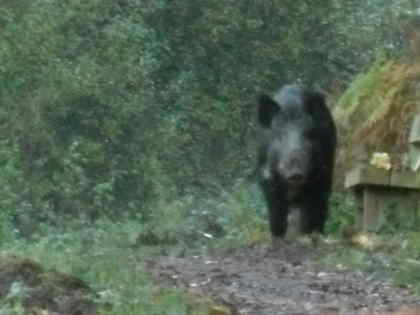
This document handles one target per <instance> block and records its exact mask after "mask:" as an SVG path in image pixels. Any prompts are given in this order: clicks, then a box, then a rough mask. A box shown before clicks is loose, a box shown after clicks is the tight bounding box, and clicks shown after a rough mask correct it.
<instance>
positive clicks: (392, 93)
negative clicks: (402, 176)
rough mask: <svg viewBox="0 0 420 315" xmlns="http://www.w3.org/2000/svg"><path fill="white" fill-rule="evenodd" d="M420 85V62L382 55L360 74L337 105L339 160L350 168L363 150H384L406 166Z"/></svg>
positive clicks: (396, 165) (398, 164)
mask: <svg viewBox="0 0 420 315" xmlns="http://www.w3.org/2000/svg"><path fill="white" fill-rule="evenodd" d="M419 88H420V62H406V61H402V60H383V59H381V60H378V61H377V62H376V63H375V64H373V65H372V66H371V67H370V68H369V69H368V70H367V71H366V72H365V73H363V74H360V75H359V76H358V77H356V79H355V80H354V81H353V83H352V84H351V85H350V87H349V88H348V90H347V91H346V92H345V93H344V94H343V95H342V96H341V98H340V99H339V101H338V103H337V105H336V107H335V109H334V116H335V119H336V121H337V124H338V127H339V130H340V140H341V141H340V144H341V148H342V150H340V154H339V163H340V162H341V163H343V162H344V164H346V168H347V169H348V167H349V164H351V163H352V162H353V161H355V156H356V155H360V152H361V151H360V150H362V151H363V152H365V153H367V155H368V156H369V155H370V154H371V153H373V152H381V151H383V152H387V153H388V154H390V156H391V160H392V163H393V167H394V168H397V169H398V168H401V167H404V163H403V156H404V154H405V153H406V152H407V151H408V134H409V130H410V126H411V123H412V120H413V118H414V116H415V115H416V113H418V112H419V108H420V93H419V92H418V91H419ZM361 148H362V149H361ZM359 157H360V156H359ZM356 158H358V157H357V156H356Z"/></svg>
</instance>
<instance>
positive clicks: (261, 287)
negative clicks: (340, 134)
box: [147, 245, 420, 315]
mask: <svg viewBox="0 0 420 315" xmlns="http://www.w3.org/2000/svg"><path fill="white" fill-rule="evenodd" d="M330 250H331V249H330ZM326 254H328V250H325V249H324V250H321V249H319V248H318V249H313V248H308V247H298V246H296V245H293V246H291V245H289V246H287V247H285V248H283V250H278V251H273V250H271V249H270V248H268V247H267V246H261V245H259V246H254V247H247V248H242V249H240V250H237V251H235V252H231V253H228V254H224V255H216V256H194V257H185V258H177V257H167V256H163V257H159V258H157V259H155V260H152V261H148V263H147V268H148V269H149V270H150V271H151V272H152V274H153V276H154V278H155V280H156V281H157V283H160V284H164V285H166V286H171V287H177V288H182V289H184V290H187V291H189V292H193V293H199V294H203V295H206V296H211V297H212V298H214V299H215V300H216V301H217V302H218V303H222V304H225V305H228V306H230V308H231V309H232V310H234V313H236V314H241V315H273V314H286V315H292V314H293V315H298V314H299V315H303V314H323V315H327V314H328V315H332V314H337V315H342V314H401V315H402V314H407V315H408V314H410V315H417V314H418V315H420V302H419V298H416V297H413V296H410V294H409V293H408V291H407V290H405V289H402V288H397V287H394V286H392V285H391V283H390V282H389V281H388V280H386V279H379V278H378V277H374V276H373V275H370V274H367V273H363V272H361V271H352V270H339V269H335V270H322V269H321V268H320V267H319V266H317V265H316V264H315V263H314V262H313V261H314V259H313V258H314V257H315V255H326ZM416 305H417V307H416ZM402 306H407V307H409V308H410V309H409V310H406V311H399V312H391V311H395V310H396V309H400V308H401V307H402ZM373 310H375V311H373Z"/></svg>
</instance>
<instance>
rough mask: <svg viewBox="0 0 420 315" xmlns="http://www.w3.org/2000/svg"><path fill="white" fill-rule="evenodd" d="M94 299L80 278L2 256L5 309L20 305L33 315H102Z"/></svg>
mask: <svg viewBox="0 0 420 315" xmlns="http://www.w3.org/2000/svg"><path fill="white" fill-rule="evenodd" d="M93 298H94V293H93V291H92V290H91V289H90V288H89V286H88V285H87V284H86V283H85V282H83V281H82V280H80V279H78V278H76V277H73V276H69V275H66V274H63V273H60V272H57V271H54V270H45V269H44V268H43V267H42V266H41V265H40V264H39V263H37V262H34V261H32V260H29V259H23V258H19V257H17V256H13V255H1V256H0V301H1V305H3V306H4V305H6V304H8V305H10V306H11V307H13V308H15V307H16V306H17V305H19V306H20V307H22V308H23V309H24V310H26V312H25V313H30V314H38V313H37V312H45V313H46V314H47V313H48V314H50V313H51V314H62V315H67V314H68V315H70V314H80V315H94V314H98V312H97V305H96V303H94V302H93ZM31 312H32V313H31ZM39 314H40V313H39ZM42 314H44V313H42Z"/></svg>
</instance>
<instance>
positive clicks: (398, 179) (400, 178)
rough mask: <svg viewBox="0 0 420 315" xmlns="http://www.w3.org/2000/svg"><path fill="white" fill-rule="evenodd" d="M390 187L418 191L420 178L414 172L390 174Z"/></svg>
mask: <svg viewBox="0 0 420 315" xmlns="http://www.w3.org/2000/svg"><path fill="white" fill-rule="evenodd" d="M390 185H391V187H396V188H409V189H420V178H418V176H417V174H416V173H414V172H408V171H405V172H401V171H400V172H396V171H394V172H391V181H390Z"/></svg>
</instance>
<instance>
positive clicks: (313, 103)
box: [306, 92, 327, 117]
mask: <svg viewBox="0 0 420 315" xmlns="http://www.w3.org/2000/svg"><path fill="white" fill-rule="evenodd" d="M306 103H307V106H308V107H307V108H308V111H309V112H310V113H311V114H312V115H314V116H319V115H324V114H325V111H326V110H327V105H326V102H325V96H324V94H322V93H319V92H309V93H308V95H307V99H306ZM321 117H322V116H321Z"/></svg>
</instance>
